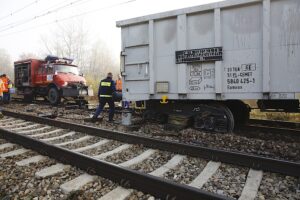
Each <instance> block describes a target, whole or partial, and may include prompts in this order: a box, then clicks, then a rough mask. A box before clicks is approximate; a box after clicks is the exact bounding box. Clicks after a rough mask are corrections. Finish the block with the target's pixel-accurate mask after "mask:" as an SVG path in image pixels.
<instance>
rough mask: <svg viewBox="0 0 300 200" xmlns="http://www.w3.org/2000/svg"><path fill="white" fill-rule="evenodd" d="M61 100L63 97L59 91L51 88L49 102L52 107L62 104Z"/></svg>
mask: <svg viewBox="0 0 300 200" xmlns="http://www.w3.org/2000/svg"><path fill="white" fill-rule="evenodd" d="M60 100H61V96H60V94H59V92H58V89H57V88H55V87H52V88H50V89H49V91H48V101H49V102H50V103H51V104H52V105H57V104H59V103H60Z"/></svg>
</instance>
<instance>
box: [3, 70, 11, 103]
mask: <svg viewBox="0 0 300 200" xmlns="http://www.w3.org/2000/svg"><path fill="white" fill-rule="evenodd" d="M1 79H2V81H3V88H4V89H3V102H4V103H9V101H10V93H9V87H10V86H11V81H10V80H9V77H8V76H7V75H6V74H3V75H2V76H1Z"/></svg>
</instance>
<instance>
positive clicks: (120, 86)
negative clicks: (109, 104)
mask: <svg viewBox="0 0 300 200" xmlns="http://www.w3.org/2000/svg"><path fill="white" fill-rule="evenodd" d="M116 90H117V91H122V80H119V79H118V80H116Z"/></svg>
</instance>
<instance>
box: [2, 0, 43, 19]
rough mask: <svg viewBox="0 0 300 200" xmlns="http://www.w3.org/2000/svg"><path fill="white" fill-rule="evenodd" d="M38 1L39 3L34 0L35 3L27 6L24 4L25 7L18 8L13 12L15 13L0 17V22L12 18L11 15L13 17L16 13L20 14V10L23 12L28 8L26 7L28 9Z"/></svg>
mask: <svg viewBox="0 0 300 200" xmlns="http://www.w3.org/2000/svg"><path fill="white" fill-rule="evenodd" d="M39 1H41V0H35V1H33V2H31V3H29V4H26V5H25V6H23V7H21V8H19V9H17V10H15V11H13V12H11V13H10V14H8V15H6V16H3V17H1V18H0V21H2V20H4V19H6V18H8V17H11V16H13V15H15V14H16V13H18V12H21V11H22V10H25V9H26V8H28V7H30V6H32V5H34V4H37V3H38V2H39Z"/></svg>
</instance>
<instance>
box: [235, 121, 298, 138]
mask: <svg viewBox="0 0 300 200" xmlns="http://www.w3.org/2000/svg"><path fill="white" fill-rule="evenodd" d="M237 131H244V132H249V131H252V132H257V131H262V132H265V133H270V134H276V135H281V136H290V137H297V138H299V137H300V129H293V128H284V127H274V126H267V125H260V124H247V125H245V126H244V127H241V128H239V129H237Z"/></svg>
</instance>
